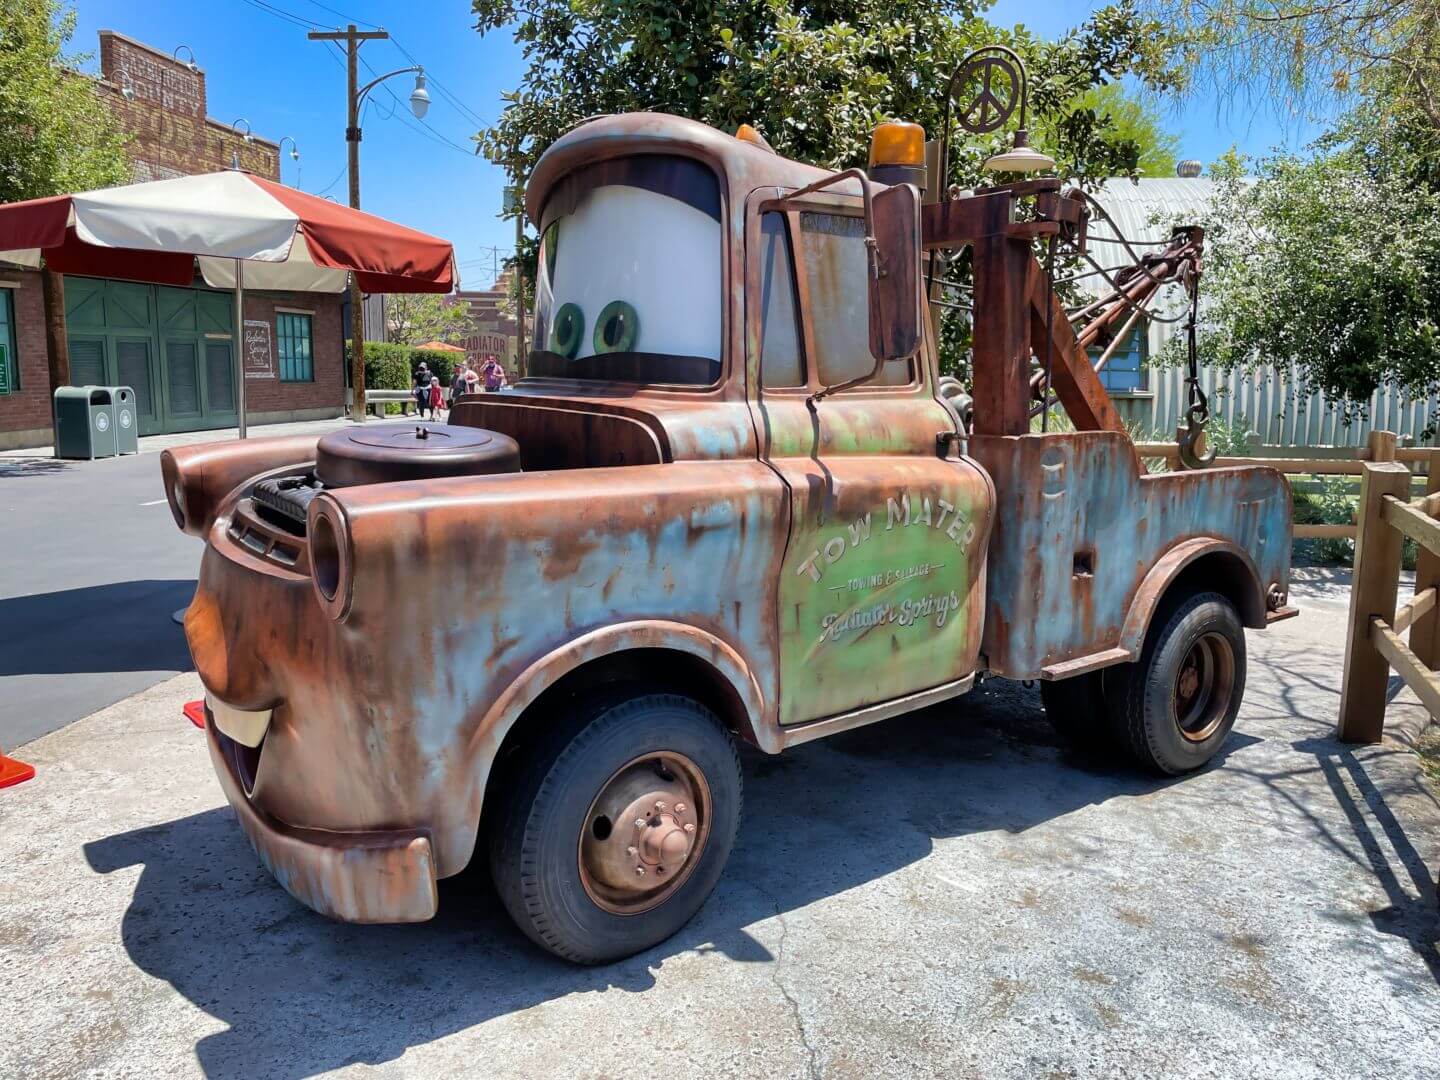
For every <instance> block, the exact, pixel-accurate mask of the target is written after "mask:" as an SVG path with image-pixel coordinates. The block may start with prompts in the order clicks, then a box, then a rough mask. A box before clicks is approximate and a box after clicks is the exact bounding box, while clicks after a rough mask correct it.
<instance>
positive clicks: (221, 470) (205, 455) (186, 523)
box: [160, 435, 320, 540]
mask: <svg viewBox="0 0 1440 1080" xmlns="http://www.w3.org/2000/svg"><path fill="white" fill-rule="evenodd" d="M319 441H320V436H319V435H277V436H274V437H273V438H269V439H246V440H245V441H244V442H214V443H201V444H199V445H198V446H176V447H171V448H170V449H169V450H166V451H164V452H163V453H162V454H161V455H160V475H161V477H162V478H163V480H164V482H165V499H166V501H167V502H168V503H169V504H170V514H171V516H173V517H174V518H175V524H176V525H177V526H178V527H179V528H180V530H181V531H182V532H187V533H189V534H190V535H191V536H198V537H199V538H200V539H201V540H204V539H205V538H206V537H207V536H208V535H209V533H210V526H211V525H213V524H214V523H215V517H216V515H217V514H219V512H220V506H221V504H222V503H223V502H224V501H225V498H226V497H227V496H228V495H229V494H230V493H231V492H232V491H234V490H235V489H236V488H237V487H239V486H240V485H241V484H243V483H245V481H247V480H250V479H251V478H253V477H255V476H256V475H257V474H259V473H265V472H272V471H274V470H275V469H284V468H293V467H294V466H296V465H303V464H304V463H306V462H308V461H314V460H315V446H316V444H317V443H318V442H319Z"/></svg>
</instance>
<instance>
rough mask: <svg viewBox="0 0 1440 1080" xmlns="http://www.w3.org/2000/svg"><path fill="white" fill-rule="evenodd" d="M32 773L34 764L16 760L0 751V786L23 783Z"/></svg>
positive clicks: (33, 772)
mask: <svg viewBox="0 0 1440 1080" xmlns="http://www.w3.org/2000/svg"><path fill="white" fill-rule="evenodd" d="M34 775H35V766H34V765H26V764H25V762H23V761H16V760H15V759H14V758H12V757H6V756H5V754H4V752H3V751H0V788H7V787H13V786H14V785H16V784H23V783H24V782H25V781H26V780H29V779H30V778H31V777H33V776H34Z"/></svg>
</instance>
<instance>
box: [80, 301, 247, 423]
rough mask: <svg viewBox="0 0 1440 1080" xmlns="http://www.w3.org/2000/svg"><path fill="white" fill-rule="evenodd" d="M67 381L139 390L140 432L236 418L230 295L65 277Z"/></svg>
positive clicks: (137, 408) (136, 391) (228, 420)
mask: <svg viewBox="0 0 1440 1080" xmlns="http://www.w3.org/2000/svg"><path fill="white" fill-rule="evenodd" d="M65 321H66V326H67V331H68V335H69V342H70V381H71V383H72V384H73V385H75V386H84V385H87V384H91V383H93V384H97V385H102V386H110V385H115V386H129V387H132V388H133V389H134V390H135V405H136V412H137V413H138V415H139V419H140V434H142V435H154V434H157V433H160V432H169V431H198V430H202V429H205V428H220V427H229V426H231V425H233V424H234V423H235V375H234V370H233V368H232V356H233V354H232V352H231V339H230V335H231V324H232V323H233V321H234V317H233V305H232V301H231V298H230V294H228V293H223V292H210V291H208V290H204V289H176V288H170V287H168V286H160V285H139V284H135V283H133V282H128V281H107V280H104V279H101V278H85V277H67V278H66V279H65Z"/></svg>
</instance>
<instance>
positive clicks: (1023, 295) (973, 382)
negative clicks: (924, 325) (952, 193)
mask: <svg viewBox="0 0 1440 1080" xmlns="http://www.w3.org/2000/svg"><path fill="white" fill-rule="evenodd" d="M983 213H984V216H985V221H984V223H983V224H984V229H983V234H982V235H981V237H980V238H979V239H977V240H976V241H975V244H974V246H973V248H972V249H971V254H972V257H973V259H974V268H975V320H974V330H973V337H972V345H973V349H972V355H973V357H974V359H973V361H972V365H971V377H970V387H971V394H972V396H973V397H974V399H975V433H976V434H977V435H1023V434H1025V433H1026V432H1028V431H1029V430H1030V281H1029V280H1028V278H1029V272H1030V267H1031V264H1032V263H1033V262H1034V259H1033V257H1032V256H1031V254H1030V245H1029V243H1028V242H1026V241H1024V240H1016V239H1014V238H1012V237H1009V236H1007V235H1006V234H1005V228H1006V226H1007V225H1008V224H1009V222H1010V220H1011V218H1012V216H1013V203H1012V200H1010V199H1009V198H1004V199H990V200H986V202H985V203H984V204H983Z"/></svg>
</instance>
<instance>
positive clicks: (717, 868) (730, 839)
mask: <svg viewBox="0 0 1440 1080" xmlns="http://www.w3.org/2000/svg"><path fill="white" fill-rule="evenodd" d="M506 782H507V784H508V786H509V790H508V791H506V792H502V793H497V794H500V795H501V796H502V798H503V802H502V804H501V805H500V807H499V816H498V818H497V819H496V820H495V822H494V824H493V826H492V828H491V830H490V871H491V874H492V876H493V878H494V881H495V890H496V892H497V893H498V894H499V896H500V899H501V902H502V903H504V905H505V908H506V910H508V911H509V912H510V915H511V917H512V918H513V919H514V920H515V922H516V924H517V925H518V926H519V927H520V929H521V930H523V931H524V932H525V933H526V934H527V935H528V936H529V937H530V938H531V939H532V940H534V941H535V942H536V943H537V944H539V945H540V946H542V947H543V948H546V949H548V950H549V951H551V952H553V953H555V954H556V955H557V956H560V957H563V958H564V959H566V960H571V961H574V962H575V963H580V964H602V963H606V962H607V961H611V960H618V959H621V958H622V957H626V956H630V955H633V954H634V953H638V952H641V951H643V950H645V949H648V948H650V947H651V946H653V945H657V944H659V943H660V942H662V941H664V940H665V939H666V938H668V937H670V936H671V935H672V934H674V933H675V932H676V931H678V930H679V929H680V928H681V927H682V926H684V925H685V924H686V923H687V922H689V921H690V919H691V917H692V916H694V914H695V913H696V912H697V911H699V910H700V907H701V906H702V905H703V904H704V903H705V900H706V898H707V897H708V896H709V895H710V892H711V890H712V889H714V887H715V883H716V882H717V881H718V880H719V878H720V874H721V872H722V871H723V870H724V868H725V862H726V860H727V859H728V858H729V856H730V849H731V847H732V846H733V845H734V842H735V833H736V830H737V828H738V827H739V823H740V805H741V777H740V761H739V758H738V757H737V756H736V754H735V746H734V743H733V742H732V741H731V738H730V735H729V733H728V732H727V731H726V730H725V728H724V727H723V726H722V725H721V723H720V721H719V720H718V719H717V718H716V716H715V714H714V713H712V712H711V711H710V710H709V709H707V708H705V707H704V706H703V705H701V704H700V703H699V702H696V701H693V700H691V699H690V698H686V697H681V696H678V695H675V694H645V693H630V694H629V695H627V696H626V697H624V698H622V699H619V700H617V699H615V698H613V697H611V698H607V699H603V700H601V701H599V702H596V703H592V704H590V705H589V706H588V707H587V708H586V711H585V713H584V714H583V715H581V716H578V717H575V718H574V722H573V723H570V724H565V725H562V726H561V728H557V731H556V734H555V735H554V736H553V737H552V738H550V739H549V740H548V741H547V740H543V739H542V740H540V741H538V742H537V744H535V745H534V746H533V748H532V750H531V752H530V753H528V754H527V755H526V757H525V759H524V760H523V761H522V762H521V763H519V764H518V766H517V767H516V768H515V769H514V771H513V772H512V773H511V774H510V776H509V777H508V779H507V781H506Z"/></svg>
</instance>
